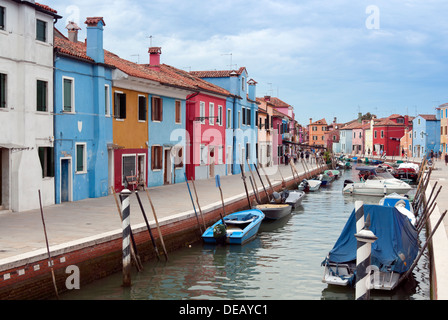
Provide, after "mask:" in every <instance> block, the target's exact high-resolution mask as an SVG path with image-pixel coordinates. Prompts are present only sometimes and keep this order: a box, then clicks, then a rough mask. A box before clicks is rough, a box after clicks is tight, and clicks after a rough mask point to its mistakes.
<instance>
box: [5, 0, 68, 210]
mask: <svg viewBox="0 0 448 320" xmlns="http://www.w3.org/2000/svg"><path fill="white" fill-rule="evenodd" d="M0 18H1V20H0V22H1V24H0V43H1V45H0V161H1V165H0V168H1V169H0V181H1V187H0V188H1V189H0V210H1V209H4V210H11V211H24V210H30V209H36V208H39V197H38V192H39V191H40V193H41V199H42V205H44V206H45V205H50V204H54V158H53V148H54V143H53V141H54V132H53V111H54V109H53V26H54V21H55V20H57V19H60V18H61V16H59V15H58V14H57V12H56V11H55V10H53V9H51V8H50V7H48V6H45V5H41V4H38V3H34V1H21V2H19V1H10V0H5V1H2V2H1V3H0ZM24 93H26V94H24Z"/></svg>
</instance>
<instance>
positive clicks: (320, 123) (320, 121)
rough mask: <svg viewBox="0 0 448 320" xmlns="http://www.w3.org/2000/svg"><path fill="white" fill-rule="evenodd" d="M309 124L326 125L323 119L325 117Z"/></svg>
mask: <svg viewBox="0 0 448 320" xmlns="http://www.w3.org/2000/svg"><path fill="white" fill-rule="evenodd" d="M310 125H327V121H326V120H325V118H323V119H320V120H317V121H314V122H312V123H310Z"/></svg>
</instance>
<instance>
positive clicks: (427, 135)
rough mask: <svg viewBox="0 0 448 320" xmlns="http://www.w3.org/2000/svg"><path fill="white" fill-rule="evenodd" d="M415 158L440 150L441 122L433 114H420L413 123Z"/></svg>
mask: <svg viewBox="0 0 448 320" xmlns="http://www.w3.org/2000/svg"><path fill="white" fill-rule="evenodd" d="M412 130H413V132H414V135H413V138H412V143H413V154H414V157H423V156H424V155H425V154H429V153H430V152H431V151H434V152H437V151H439V150H440V120H439V119H437V117H436V115H433V114H419V115H418V116H416V117H415V118H414V120H413V121H412Z"/></svg>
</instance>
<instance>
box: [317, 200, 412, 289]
mask: <svg viewBox="0 0 448 320" xmlns="http://www.w3.org/2000/svg"><path fill="white" fill-rule="evenodd" d="M363 207H364V208H363V209H364V210H363V211H364V219H365V218H366V217H367V216H370V221H371V224H370V226H369V230H371V231H372V232H373V234H374V235H375V236H376V237H377V239H376V241H375V242H373V243H372V247H371V261H370V266H371V268H372V270H373V276H372V277H371V289H378V290H393V289H394V288H395V287H396V286H397V285H398V284H399V282H400V278H401V276H402V275H403V274H405V273H406V272H407V271H408V270H409V269H410V268H411V266H412V264H413V262H414V260H415V259H416V257H417V255H418V251H419V246H418V232H417V230H416V228H415V227H414V225H413V224H412V223H411V221H410V220H409V219H408V218H407V216H405V215H403V214H402V213H401V212H400V210H399V208H398V207H397V206H396V205H394V206H387V205H364V206H363ZM356 233H357V230H356V212H355V210H353V212H352V214H351V215H350V217H349V219H348V221H347V223H346V225H345V227H344V229H343V230H342V232H341V234H340V236H339V238H338V240H337V241H336V243H335V245H334V247H333V249H332V250H331V251H330V252H329V254H328V255H327V257H326V258H325V260H324V261H323V262H322V266H324V268H325V271H324V277H323V279H322V281H323V282H324V283H327V284H331V285H339V286H354V284H355V283H356V272H355V271H356V254H357V240H356V238H355V234H356Z"/></svg>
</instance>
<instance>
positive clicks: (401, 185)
mask: <svg viewBox="0 0 448 320" xmlns="http://www.w3.org/2000/svg"><path fill="white" fill-rule="evenodd" d="M411 189H412V187H411V186H410V185H409V184H407V183H405V182H403V181H393V182H392V181H387V180H383V181H381V182H374V183H372V182H371V180H367V181H366V182H354V183H348V184H347V185H346V186H345V187H344V189H343V192H344V193H346V194H357V195H366V196H384V195H388V194H392V193H398V194H406V193H408V192H409V191H410V190H411Z"/></svg>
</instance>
